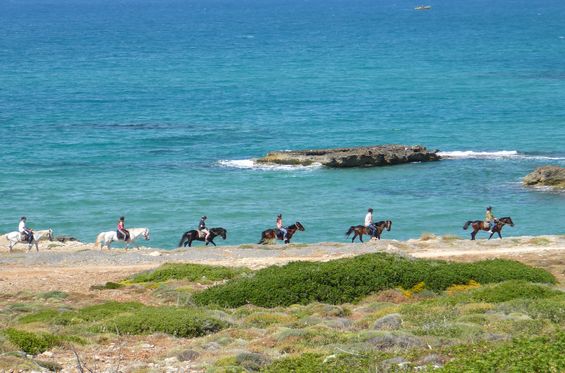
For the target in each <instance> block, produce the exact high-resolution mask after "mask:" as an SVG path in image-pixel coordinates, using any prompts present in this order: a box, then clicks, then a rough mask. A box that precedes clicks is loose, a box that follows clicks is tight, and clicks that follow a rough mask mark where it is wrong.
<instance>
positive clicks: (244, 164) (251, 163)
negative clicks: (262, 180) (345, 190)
mask: <svg viewBox="0 0 565 373" xmlns="http://www.w3.org/2000/svg"><path fill="white" fill-rule="evenodd" d="M218 164H219V165H220V166H222V167H229V168H241V169H252V170H311V169H314V168H319V167H321V166H322V165H321V164H320V163H314V164H312V165H310V166H291V165H278V164H267V163H257V162H256V161H255V160H253V159H232V160H228V159H223V160H221V161H218Z"/></svg>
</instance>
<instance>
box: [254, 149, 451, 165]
mask: <svg viewBox="0 0 565 373" xmlns="http://www.w3.org/2000/svg"><path fill="white" fill-rule="evenodd" d="M439 160H440V156H439V155H438V150H428V149H427V148H426V147H424V146H421V145H413V146H408V145H378V146H362V147H353V148H335V149H312V150H291V151H274V152H270V153H268V154H267V155H266V156H265V157H263V158H259V159H258V160H257V162H258V163H274V164H280V165H300V166H309V165H312V164H321V165H323V166H326V167H331V168H349V167H378V166H389V165H396V164H403V163H411V162H431V161H439Z"/></svg>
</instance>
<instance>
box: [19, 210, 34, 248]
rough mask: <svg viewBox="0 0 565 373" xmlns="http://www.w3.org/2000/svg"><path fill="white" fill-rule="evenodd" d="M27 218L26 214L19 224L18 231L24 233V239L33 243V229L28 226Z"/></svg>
mask: <svg viewBox="0 0 565 373" xmlns="http://www.w3.org/2000/svg"><path fill="white" fill-rule="evenodd" d="M26 220H27V218H26V217H25V216H22V217H21V218H20V224H19V226H18V232H20V234H21V235H22V241H27V242H29V243H30V244H31V242H32V241H33V231H32V230H31V229H29V228H28V227H26Z"/></svg>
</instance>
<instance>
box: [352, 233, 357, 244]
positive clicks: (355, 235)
mask: <svg viewBox="0 0 565 373" xmlns="http://www.w3.org/2000/svg"><path fill="white" fill-rule="evenodd" d="M356 237H357V232H355V234H354V235H353V238H352V239H351V243H353V241H355V238H356Z"/></svg>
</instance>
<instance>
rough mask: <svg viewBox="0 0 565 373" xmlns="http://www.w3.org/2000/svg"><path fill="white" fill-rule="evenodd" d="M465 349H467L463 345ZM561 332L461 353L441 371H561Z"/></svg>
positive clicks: (564, 362)
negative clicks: (479, 350) (480, 350)
mask: <svg viewBox="0 0 565 373" xmlns="http://www.w3.org/2000/svg"><path fill="white" fill-rule="evenodd" d="M466 350H469V348H468V347H467V348H466ZM563 351H565V333H560V334H558V335H557V336H556V337H554V338H547V337H540V338H534V339H517V340H514V341H512V342H511V343H508V344H504V345H502V346H497V347H494V348H493V349H492V350H490V351H488V350H487V351H485V352H482V353H476V352H474V353H469V354H466V353H464V354H465V355H464V357H462V358H460V359H456V360H454V361H452V362H450V363H448V364H447V365H446V366H445V367H444V369H442V370H440V371H442V372H454V373H456V372H457V373H459V372H477V373H482V372H563V371H565V354H564V353H563Z"/></svg>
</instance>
